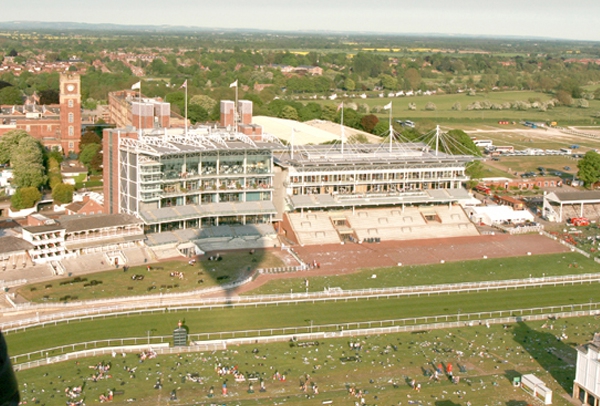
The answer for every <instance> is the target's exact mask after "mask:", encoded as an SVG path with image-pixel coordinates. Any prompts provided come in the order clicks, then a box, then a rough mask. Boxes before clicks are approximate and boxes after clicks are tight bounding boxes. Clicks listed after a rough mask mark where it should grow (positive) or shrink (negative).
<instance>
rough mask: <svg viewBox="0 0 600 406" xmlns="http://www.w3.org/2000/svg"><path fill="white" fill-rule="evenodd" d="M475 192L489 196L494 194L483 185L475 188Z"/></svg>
mask: <svg viewBox="0 0 600 406" xmlns="http://www.w3.org/2000/svg"><path fill="white" fill-rule="evenodd" d="M475 190H477V191H478V192H479V193H483V194H484V195H488V196H490V195H491V194H492V189H491V188H489V187H488V186H486V185H484V184H481V183H480V184H479V185H477V186H475Z"/></svg>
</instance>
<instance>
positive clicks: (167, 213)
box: [140, 201, 277, 223]
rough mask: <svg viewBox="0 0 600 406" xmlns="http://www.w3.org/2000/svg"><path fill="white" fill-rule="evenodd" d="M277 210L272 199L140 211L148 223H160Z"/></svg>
mask: <svg viewBox="0 0 600 406" xmlns="http://www.w3.org/2000/svg"><path fill="white" fill-rule="evenodd" d="M276 211H277V210H276V209H275V206H274V205H273V202H271V201H257V202H224V203H205V204H202V205H195V204H189V205H185V206H174V207H163V208H160V209H147V210H142V211H140V216H141V217H142V218H143V219H144V221H145V222H146V223H159V222H163V221H167V220H182V219H195V218H202V217H216V216H237V215H244V214H246V215H252V214H275V213H276Z"/></svg>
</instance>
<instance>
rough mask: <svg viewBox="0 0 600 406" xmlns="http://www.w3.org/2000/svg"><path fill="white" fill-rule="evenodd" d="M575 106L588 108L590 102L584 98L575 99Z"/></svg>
mask: <svg viewBox="0 0 600 406" xmlns="http://www.w3.org/2000/svg"><path fill="white" fill-rule="evenodd" d="M577 107H579V108H582V109H588V108H590V102H589V101H587V100H586V99H577Z"/></svg>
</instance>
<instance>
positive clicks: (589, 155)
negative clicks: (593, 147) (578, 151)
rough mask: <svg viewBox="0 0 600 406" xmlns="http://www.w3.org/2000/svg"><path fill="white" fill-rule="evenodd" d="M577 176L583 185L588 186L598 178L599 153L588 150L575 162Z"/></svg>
mask: <svg viewBox="0 0 600 406" xmlns="http://www.w3.org/2000/svg"><path fill="white" fill-rule="evenodd" d="M577 168H578V169H579V171H578V172H577V177H578V178H579V179H581V180H582V181H583V184H584V186H585V187H587V188H589V187H591V186H592V185H593V184H594V183H596V182H598V181H599V180H600V154H598V153H597V152H596V151H588V152H586V153H585V155H584V156H583V158H581V159H580V160H579V162H578V163H577Z"/></svg>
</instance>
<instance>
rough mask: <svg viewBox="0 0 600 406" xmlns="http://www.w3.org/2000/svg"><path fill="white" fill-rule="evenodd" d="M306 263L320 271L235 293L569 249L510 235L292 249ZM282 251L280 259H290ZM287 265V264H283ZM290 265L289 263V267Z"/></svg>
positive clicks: (286, 275)
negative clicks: (298, 281) (311, 279)
mask: <svg viewBox="0 0 600 406" xmlns="http://www.w3.org/2000/svg"><path fill="white" fill-rule="evenodd" d="M294 251H296V253H298V255H299V256H300V258H302V259H303V260H304V261H305V262H307V263H313V262H314V261H316V262H317V263H319V264H320V266H319V268H314V269H311V270H310V271H305V272H302V273H300V274H299V273H297V272H290V273H279V274H263V275H260V276H259V277H258V278H257V279H256V280H254V281H253V282H251V283H249V284H247V285H244V286H242V287H240V288H238V289H236V293H241V292H248V291H251V290H253V289H255V288H257V287H259V286H261V285H263V284H265V283H267V282H268V281H269V280H273V279H286V278H298V277H310V276H321V275H341V274H346V273H352V272H356V271H358V270H360V269H365V268H379V267H388V266H397V265H398V264H399V263H401V264H402V265H424V264H437V263H440V261H442V260H444V261H446V262H451V261H465V260H470V259H482V258H483V257H484V256H487V257H488V258H504V257H515V256H525V255H527V253H528V252H530V253H531V255H542V254H555V253H561V252H568V251H569V248H567V247H565V246H564V245H561V244H560V243H558V242H556V241H554V240H551V239H550V238H547V237H544V236H542V235H539V234H526V235H516V236H511V235H508V234H501V235H482V236H478V237H456V238H439V239H429V240H413V241H383V242H380V243H363V244H354V243H350V244H344V245H341V244H329V245H311V246H304V247H300V246H295V247H294ZM279 252H281V254H282V255H281V256H282V257H287V258H282V259H284V260H285V259H287V260H289V259H290V257H289V256H287V255H285V254H284V253H285V251H279ZM286 262H287V261H286ZM289 265H291V263H290V264H289Z"/></svg>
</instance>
